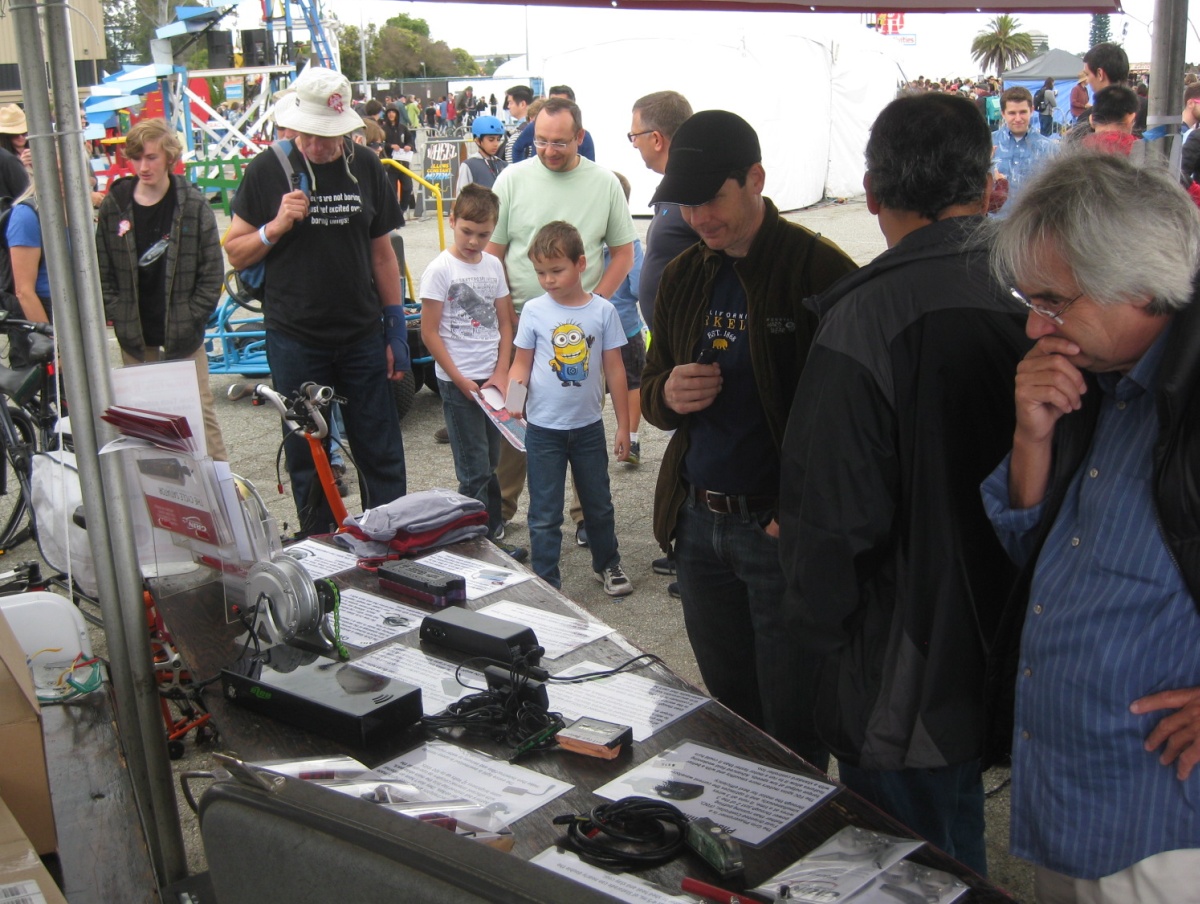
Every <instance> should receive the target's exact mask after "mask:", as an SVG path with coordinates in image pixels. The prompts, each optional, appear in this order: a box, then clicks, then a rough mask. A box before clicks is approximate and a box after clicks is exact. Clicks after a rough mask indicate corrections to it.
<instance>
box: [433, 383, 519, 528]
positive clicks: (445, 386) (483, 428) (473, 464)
mask: <svg viewBox="0 0 1200 904" xmlns="http://www.w3.org/2000/svg"><path fill="white" fill-rule="evenodd" d="M438 390H439V391H440V392H441V395H442V414H443V415H445V417H446V433H448V434H449V435H450V451H451V452H453V453H454V474H455V476H456V477H458V491H459V492H460V493H462V494H463V495H464V496H470V497H471V498H472V499H478V500H479V501H480V502H482V503H483V504H484V506H485V507H486V508H487V513H488V530H489V531H492V532H495V531H496V530H497V529H498V528H499V527H500V523H501V522H500V481H499V479H498V478H497V477H496V465H497V464H499V463H500V444H501V443H502V442H504V441H505V440H504V438H503V437H501V436H500V431H499V430H497V429H496V427H495V425H494V424H493V423H492V422H491V420H489V418H488V416H487V415H486V414H484V413H483V409H482V408H480V407H479V403H478V402H476V401H475V400H474V399H468V398H467V397H466V396H465V395H463V394H462V393H461V392H460V391H459V389H458V387H457V386H455V385H454V384H453V383H451V382H450V381H449V380H438Z"/></svg>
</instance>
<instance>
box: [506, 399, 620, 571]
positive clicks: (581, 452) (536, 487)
mask: <svg viewBox="0 0 1200 904" xmlns="http://www.w3.org/2000/svg"><path fill="white" fill-rule="evenodd" d="M525 454H526V456H527V459H528V462H529V473H530V474H532V475H534V479H533V480H530V481H529V553H530V564H531V565H532V566H533V572H534V574H536V575H537V576H538V577H540V578H542V579H543V580H544V581H546V583H547V584H550V585H552V586H554V587H562V576H561V574H560V573H559V570H558V559H559V555H560V554H561V552H562V523H563V487H564V485H565V484H566V480H567V463H568V462H570V465H571V475H572V476H573V477H574V478H575V490H576V491H577V492H578V493H579V501H580V502H581V503H582V504H583V523H584V526H585V527H586V528H587V535H588V548H589V549H590V551H591V553H592V570H593V571H601V570H603V569H605V568H608V567H610V566H612V565H615V564H617V563H618V562H620V561H621V556H620V554H619V553H618V552H617V530H616V518H615V513H614V510H613V504H612V494H611V493H610V492H609V487H608V438H607V437H606V436H605V434H604V421H602V420H601V421H596V422H595V423H594V424H589V425H588V426H586V427H580V428H578V429H576V430H550V429H547V428H545V427H538V426H537V425H536V424H530V425H529V428H528V429H527V430H526V431H525Z"/></svg>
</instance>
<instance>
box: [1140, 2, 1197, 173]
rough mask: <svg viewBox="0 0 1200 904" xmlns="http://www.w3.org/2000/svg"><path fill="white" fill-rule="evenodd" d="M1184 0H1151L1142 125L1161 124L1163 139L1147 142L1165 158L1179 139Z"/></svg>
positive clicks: (1185, 26)
mask: <svg viewBox="0 0 1200 904" xmlns="http://www.w3.org/2000/svg"><path fill="white" fill-rule="evenodd" d="M1187 12H1188V3H1187V0H1155V3H1154V41H1153V43H1152V44H1151V47H1150V102H1149V106H1148V108H1147V115H1146V127H1147V129H1153V128H1155V127H1156V126H1163V127H1165V129H1166V136H1165V137H1166V141H1152V142H1149V148H1148V150H1150V151H1151V152H1153V153H1155V154H1157V155H1158V159H1159V160H1160V161H1162V162H1165V161H1166V160H1167V158H1168V157H1169V156H1171V148H1172V146H1173V145H1174V144H1175V143H1176V142H1178V141H1179V118H1180V117H1179V111H1180V109H1182V107H1183V67H1184V63H1185V60H1184V55H1185V53H1186V51H1187V27H1188V24H1187Z"/></svg>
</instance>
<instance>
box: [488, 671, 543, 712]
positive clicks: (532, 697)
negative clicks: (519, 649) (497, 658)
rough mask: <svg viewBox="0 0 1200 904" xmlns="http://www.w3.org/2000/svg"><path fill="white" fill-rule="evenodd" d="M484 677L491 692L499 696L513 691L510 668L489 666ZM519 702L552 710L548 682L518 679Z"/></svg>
mask: <svg viewBox="0 0 1200 904" xmlns="http://www.w3.org/2000/svg"><path fill="white" fill-rule="evenodd" d="M483 677H484V679H485V680H486V681H487V686H488V690H489V691H493V692H495V693H497V694H509V693H512V690H513V675H512V670H511V668H509V667H505V666H502V665H489V666H485V667H484V669H483ZM517 700H518V701H519V702H521V703H532V704H534V705H535V706H540V707H541V708H542V709H549V708H550V696H549V694H548V692H547V691H546V682H544V681H538V680H537V679H536V678H524V679H518V683H517Z"/></svg>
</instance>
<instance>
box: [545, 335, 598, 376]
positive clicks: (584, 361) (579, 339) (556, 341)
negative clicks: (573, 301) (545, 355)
mask: <svg viewBox="0 0 1200 904" xmlns="http://www.w3.org/2000/svg"><path fill="white" fill-rule="evenodd" d="M595 341H596V337H595V336H585V335H584V333H583V327H581V326H580V325H579V324H577V323H562V324H559V325H558V326H556V327H555V328H554V331H553V332H552V333H551V334H550V344H551V346H552V347H553V348H554V357H553V358H551V359H550V369H551V370H552V371H554V374H555V376H557V377H558V379H559V380H560V381H561V384H562V385H563V386H582V385H583V381H584V380H586V379H587V375H588V365H589V359H590V357H591V347H592V343H593V342H595Z"/></svg>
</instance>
